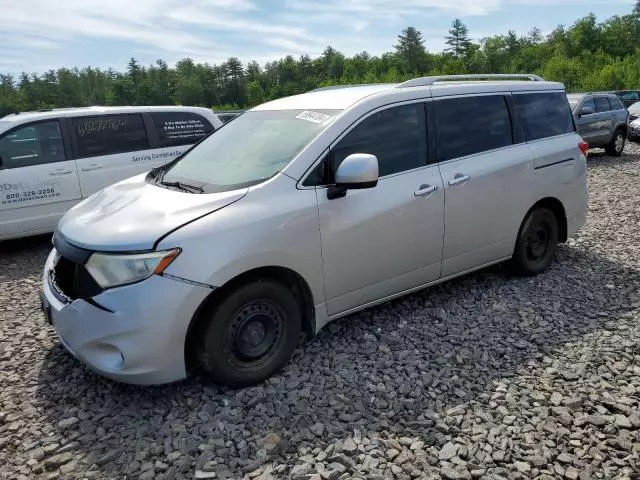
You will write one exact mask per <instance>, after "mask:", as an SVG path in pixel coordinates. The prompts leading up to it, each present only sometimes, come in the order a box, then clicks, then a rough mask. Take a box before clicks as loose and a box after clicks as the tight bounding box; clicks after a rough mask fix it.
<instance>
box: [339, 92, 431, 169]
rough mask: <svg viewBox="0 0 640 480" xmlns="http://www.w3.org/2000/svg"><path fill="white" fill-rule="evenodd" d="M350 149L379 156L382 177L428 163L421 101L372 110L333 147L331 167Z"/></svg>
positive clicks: (347, 153)
mask: <svg viewBox="0 0 640 480" xmlns="http://www.w3.org/2000/svg"><path fill="white" fill-rule="evenodd" d="M352 153H369V154H372V155H375V156H376V157H378V169H379V170H378V171H379V175H380V176H381V177H383V176H385V175H391V174H394V173H398V172H404V171H406V170H411V169H414V168H418V167H423V166H425V165H426V164H427V128H426V123H425V108H424V104H423V103H413V104H410V105H402V106H399V107H391V108H387V109H385V110H382V111H379V112H376V113H374V114H373V115H371V116H369V117H367V118H366V119H365V120H364V121H363V122H362V123H360V124H359V125H358V126H356V127H355V128H354V129H353V130H351V131H350V132H349V133H348V134H347V135H346V136H345V137H344V138H343V139H342V140H340V142H339V143H338V144H337V145H336V146H335V148H334V149H333V168H334V172H335V169H337V168H338V166H339V165H340V163H342V161H343V160H344V159H345V158H347V157H348V156H349V155H351V154H352Z"/></svg>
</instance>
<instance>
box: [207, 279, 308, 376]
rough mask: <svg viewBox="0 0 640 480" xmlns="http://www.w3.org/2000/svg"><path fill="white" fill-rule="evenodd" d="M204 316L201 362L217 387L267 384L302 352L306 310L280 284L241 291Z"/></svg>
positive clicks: (271, 282)
mask: <svg viewBox="0 0 640 480" xmlns="http://www.w3.org/2000/svg"><path fill="white" fill-rule="evenodd" d="M203 315H205V316H206V318H204V319H202V322H203V323H202V324H203V327H202V330H201V332H200V333H201V340H200V345H199V347H198V359H199V363H200V365H201V366H202V367H203V368H204V369H205V370H206V371H207V372H208V373H209V375H210V376H211V377H212V379H213V380H214V381H216V382H217V383H221V384H225V385H228V386H230V387H245V386H249V385H253V384H255V383H258V382H261V381H263V380H265V379H267V378H269V377H270V376H271V375H273V374H274V373H276V372H278V371H279V370H280V369H282V367H284V365H285V364H286V363H287V361H288V360H289V358H290V357H291V355H292V354H293V351H294V350H295V348H296V346H297V342H298V338H299V334H300V326H301V311H300V307H299V305H298V302H297V301H296V298H295V296H294V294H293V292H292V291H291V289H289V288H287V287H286V286H284V285H283V284H281V283H279V282H276V281H274V280H270V279H265V280H258V281H254V282H250V283H247V284H244V285H241V286H239V287H237V288H236V289H234V290H233V291H231V292H230V293H229V294H228V295H227V296H226V298H225V299H224V300H222V301H221V302H220V303H219V304H218V305H217V306H215V307H214V308H213V309H211V310H210V311H208V312H204V313H203Z"/></svg>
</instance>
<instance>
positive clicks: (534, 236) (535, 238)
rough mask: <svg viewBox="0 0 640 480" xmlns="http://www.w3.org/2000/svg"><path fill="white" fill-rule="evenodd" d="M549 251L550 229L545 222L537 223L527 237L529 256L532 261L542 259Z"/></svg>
mask: <svg viewBox="0 0 640 480" xmlns="http://www.w3.org/2000/svg"><path fill="white" fill-rule="evenodd" d="M548 250H549V228H548V227H547V225H546V224H545V223H543V222H537V223H535V224H533V225H532V226H531V228H530V229H529V235H528V236H527V256H528V257H529V258H530V259H531V260H540V259H542V258H543V257H544V256H545V255H546V254H547V251H548Z"/></svg>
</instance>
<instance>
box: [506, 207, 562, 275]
mask: <svg viewBox="0 0 640 480" xmlns="http://www.w3.org/2000/svg"><path fill="white" fill-rule="evenodd" d="M558 231H559V229H558V220H557V219H556V216H555V215H554V214H553V212H552V211H551V210H549V209H547V208H544V207H538V208H536V209H534V210H532V211H531V212H530V213H529V215H527V218H525V219H524V222H522V226H521V227H520V233H519V234H518V241H517V243H516V249H515V252H514V254H513V259H512V261H511V263H512V266H513V268H514V270H515V271H516V273H518V274H520V275H524V276H527V277H532V276H535V275H538V274H539V273H542V272H544V271H545V270H546V269H547V268H549V265H551V262H552V261H553V256H554V255H555V253H556V249H557V247H558Z"/></svg>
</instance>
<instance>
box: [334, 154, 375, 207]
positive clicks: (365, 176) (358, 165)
mask: <svg viewBox="0 0 640 480" xmlns="http://www.w3.org/2000/svg"><path fill="white" fill-rule="evenodd" d="M377 184H378V159H377V158H376V156H375V155H370V154H368V153H353V154H351V155H349V156H348V157H347V158H345V159H344V160H343V161H342V163H341V164H340V166H339V167H338V170H337V171H336V183H335V185H332V186H331V187H329V190H328V192H327V197H328V198H329V200H332V199H334V198H339V197H344V196H345V195H346V194H347V190H360V189H364V188H373V187H375V186H376V185H377Z"/></svg>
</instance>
